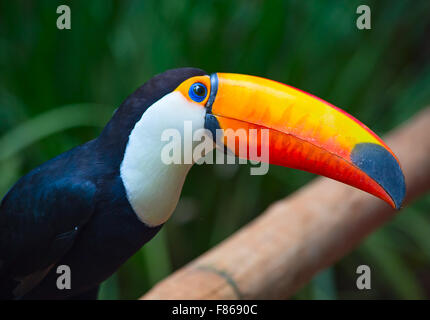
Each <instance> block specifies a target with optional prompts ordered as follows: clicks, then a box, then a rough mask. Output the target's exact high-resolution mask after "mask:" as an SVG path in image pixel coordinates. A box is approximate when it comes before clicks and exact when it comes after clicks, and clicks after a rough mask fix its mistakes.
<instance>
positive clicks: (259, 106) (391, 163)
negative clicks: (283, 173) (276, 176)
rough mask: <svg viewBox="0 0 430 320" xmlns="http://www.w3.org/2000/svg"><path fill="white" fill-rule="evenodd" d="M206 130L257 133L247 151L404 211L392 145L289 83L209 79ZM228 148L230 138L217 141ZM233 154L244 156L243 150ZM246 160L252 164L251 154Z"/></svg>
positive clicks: (225, 77)
mask: <svg viewBox="0 0 430 320" xmlns="http://www.w3.org/2000/svg"><path fill="white" fill-rule="evenodd" d="M210 78H211V79H210V82H211V83H210V95H209V98H208V100H207V103H206V109H207V113H206V121H205V127H206V128H207V129H209V130H211V131H212V132H213V133H215V129H223V130H227V129H232V130H233V131H236V130H239V129H245V132H250V130H249V129H255V130H254V132H257V136H258V137H260V136H261V134H262V129H267V130H268V132H269V137H268V139H267V140H266V141H264V139H259V138H258V137H257V139H250V137H249V134H248V137H247V138H248V139H247V141H248V148H256V149H257V150H260V151H261V148H267V149H266V150H269V159H268V162H269V163H270V164H275V165H280V166H285V167H290V168H295V169H300V170H304V171H308V172H312V173H316V174H319V175H323V176H326V177H329V178H332V179H335V180H338V181H341V182H343V183H346V184H348V185H351V186H354V187H356V188H359V189H361V190H364V191H366V192H368V193H371V194H373V195H375V196H377V197H379V198H381V199H382V200H384V201H386V202H387V203H389V204H390V205H391V206H392V207H393V208H397V209H399V208H400V206H401V204H402V201H403V198H404V195H405V182H404V176H403V172H402V170H401V168H400V164H399V162H398V160H397V158H396V156H395V155H394V153H393V152H392V151H391V150H390V149H389V148H388V146H387V145H386V144H385V143H384V142H383V141H382V140H381V139H380V138H379V137H378V136H377V135H376V134H375V133H373V132H372V131H371V130H370V129H369V128H367V127H366V126H365V125H364V124H362V123H361V122H360V121H358V120H357V119H355V118H354V117H352V116H350V115H349V114H347V113H346V112H344V111H343V110H341V109H339V108H337V107H335V106H333V105H331V104H329V103H328V102H325V101H323V100H322V99H319V98H317V97H315V96H312V95H310V94H308V93H305V92H303V91H301V90H298V89H295V88H293V87H290V86H287V85H285V84H282V83H279V82H276V81H272V80H268V79H264V78H259V77H254V76H248V75H240V74H228V73H216V74H212V75H211V77H210ZM216 139H217V141H218V142H219V143H223V144H224V145H226V146H229V145H228V144H227V139H228V137H227V135H224V136H223V137H220V136H219V135H218V136H217V138H216ZM229 149H234V150H231V151H232V152H234V153H235V155H236V156H240V154H239V150H238V147H237V146H235V145H234V147H233V148H231V147H230V148H229ZM246 158H247V159H249V160H257V159H253V156H252V154H251V152H247V154H246Z"/></svg>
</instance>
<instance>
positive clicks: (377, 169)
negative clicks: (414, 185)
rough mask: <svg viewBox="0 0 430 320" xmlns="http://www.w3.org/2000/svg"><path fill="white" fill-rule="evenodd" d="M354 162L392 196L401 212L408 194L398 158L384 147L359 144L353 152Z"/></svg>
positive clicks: (372, 144) (352, 158)
mask: <svg viewBox="0 0 430 320" xmlns="http://www.w3.org/2000/svg"><path fill="white" fill-rule="evenodd" d="M351 160H352V162H353V163H354V164H355V165H356V166H357V167H359V168H360V169H361V170H363V171H364V172H365V173H366V174H367V175H368V176H369V177H370V178H372V179H373V180H375V181H376V182H377V183H378V184H379V185H380V186H381V187H382V188H384V190H385V191H386V192H387V193H388V194H389V195H390V197H391V199H392V200H393V201H394V204H395V206H396V209H397V210H400V208H401V206H402V203H403V200H404V198H405V193H406V185H405V177H404V175H403V172H402V169H401V168H400V165H399V163H398V161H397V160H396V158H394V157H393V155H392V154H391V153H390V152H389V151H388V150H387V149H385V148H384V147H383V146H381V145H378V144H374V143H358V144H357V145H355V147H354V149H353V150H352V152H351Z"/></svg>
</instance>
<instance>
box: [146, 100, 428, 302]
mask: <svg viewBox="0 0 430 320" xmlns="http://www.w3.org/2000/svg"><path fill="white" fill-rule="evenodd" d="M429 130H430V108H427V109H425V110H423V111H421V112H420V113H419V114H417V115H416V116H415V117H414V118H413V119H412V120H410V121H408V122H407V123H406V124H404V125H403V126H401V127H400V128H398V129H397V130H395V131H394V132H392V133H391V134H389V135H388V137H386V142H387V144H388V145H389V146H390V147H391V148H392V150H393V151H394V152H395V153H396V155H397V156H398V158H399V160H400V163H401V164H402V168H403V170H404V173H405V176H406V186H407V199H406V203H408V202H410V201H412V200H413V199H414V198H416V197H418V196H419V195H421V194H423V193H424V192H426V191H428V190H429V189H430V160H429V157H430V136H429ZM395 214H396V211H394V210H393V209H391V208H390V207H389V206H388V205H387V204H385V203H384V202H382V201H381V200H379V199H377V198H375V197H373V196H370V195H368V194H366V193H364V192H362V191H360V190H357V189H354V188H352V187H349V186H347V185H344V184H341V183H339V182H336V181H333V180H330V179H327V178H318V179H316V180H315V181H314V182H312V183H310V184H309V185H307V186H305V187H303V188H302V189H300V190H299V191H298V192H296V193H294V194H293V195H291V196H289V197H287V198H286V199H283V200H281V201H278V202H276V203H275V204H273V205H271V206H270V207H269V208H268V209H267V210H266V211H265V212H264V213H263V214H262V215H260V216H259V217H258V218H257V219H255V220H254V221H253V222H251V223H249V224H248V225H246V226H245V227H243V228H242V229H241V230H239V231H238V232H236V233H235V234H234V235H232V236H231V237H229V238H228V239H227V240H225V241H223V242H222V243H221V244H219V245H218V246H216V247H215V248H213V249H211V250H210V251H208V252H207V253H205V254H203V255H202V256H201V257H199V258H197V259H195V260H194V261H192V262H191V263H189V264H188V265H186V266H185V267H183V268H182V269H179V270H178V271H176V272H175V273H173V274H172V275H171V276H169V277H168V278H166V279H165V280H163V281H161V282H160V283H159V284H157V285H156V286H155V287H154V288H153V289H151V290H150V291H149V292H148V293H146V294H145V295H144V296H143V297H142V299H284V298H288V297H290V296H291V295H292V294H293V293H294V292H296V291H297V289H299V288H300V287H301V286H302V285H303V284H305V283H306V282H307V281H309V280H310V279H311V278H312V276H314V275H315V273H317V272H318V271H319V270H321V269H324V268H326V267H328V266H330V265H332V264H333V263H334V262H336V261H337V260H339V259H340V258H341V257H342V256H344V255H345V254H346V253H348V252H349V251H350V250H351V249H353V248H354V247H355V246H356V245H357V244H358V243H359V242H360V241H361V240H362V239H363V238H364V237H365V236H366V235H367V234H369V233H370V232H372V231H373V230H375V229H376V228H378V227H379V226H381V225H382V224H383V223H384V222H386V221H387V220H389V219H391V218H392V217H393V216H394V215H395Z"/></svg>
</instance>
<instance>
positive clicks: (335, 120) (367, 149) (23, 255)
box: [0, 68, 405, 299]
mask: <svg viewBox="0 0 430 320" xmlns="http://www.w3.org/2000/svg"><path fill="white" fill-rule="evenodd" d="M185 121H190V122H192V124H193V128H195V129H205V130H207V131H208V132H210V133H212V138H213V140H214V146H218V147H223V144H226V137H223V136H219V135H216V132H217V130H220V129H222V130H224V129H232V130H237V129H245V130H249V129H255V130H256V131H257V132H260V131H261V130H262V129H265V130H268V131H269V133H270V134H269V139H268V140H267V141H266V142H264V143H262V142H257V144H258V145H257V146H252V145H251V144H252V143H255V142H252V141H254V140H251V139H249V140H248V147H250V148H251V147H256V148H257V149H261V148H267V149H268V150H269V156H270V157H269V159H268V162H270V163H271V164H275V165H281V166H286V167H291V168H296V169H300V170H306V171H309V172H313V173H316V174H319V175H324V176H327V177H330V178H333V179H336V180H338V181H341V182H344V183H346V184H349V185H352V186H354V187H356V188H359V189H362V190H364V191H366V192H369V193H371V194H373V195H375V196H377V197H379V198H381V199H382V200H384V201H386V202H387V203H389V204H390V205H391V206H392V207H393V208H400V206H401V203H402V201H403V198H404V194H405V183H404V177H403V173H402V171H401V168H400V165H399V162H398V159H397V158H396V156H395V155H394V153H393V152H392V151H391V150H390V149H389V148H388V146H387V145H386V144H385V143H384V142H383V141H382V140H381V139H380V138H379V137H378V136H376V135H375V134H374V133H373V132H372V131H371V130H370V129H368V128H367V127H366V126H365V125H363V124H362V123H360V122H359V121H358V120H356V119H355V118H353V117H352V116H350V115H348V114H347V113H345V112H344V111H342V110H340V109H339V108H336V107H334V106H333V105H331V104H329V103H327V102H325V101H323V100H321V99H319V98H317V97H315V96H312V95H310V94H307V93H305V92H302V91H300V90H298V89H295V88H293V87H290V86H287V85H284V84H281V83H278V82H275V81H271V80H267V79H263V78H259V77H254V76H246V75H239V74H225V73H214V74H211V75H209V74H207V73H206V72H205V71H203V70H200V69H194V68H181V69H174V70H169V71H166V72H164V73H162V74H160V75H157V76H155V77H154V78H152V79H151V80H149V81H148V82H147V83H145V84H144V85H143V86H141V87H140V88H139V89H137V90H136V91H135V92H134V93H133V94H132V95H130V96H129V97H128V98H127V99H126V100H125V101H124V102H123V103H122V105H121V106H120V107H119V108H118V109H117V111H116V112H115V113H114V115H113V117H112V119H111V120H110V121H109V123H108V124H107V125H106V127H105V128H104V129H103V131H102V133H101V134H100V136H99V137H98V138H96V139H94V140H92V141H89V142H87V143H86V144H84V145H81V146H78V147H76V148H74V149H72V150H70V151H68V152H66V153H64V154H61V155H59V156H58V157H56V158H54V159H52V160H50V161H48V162H46V163H44V164H42V165H41V166H39V167H38V168H36V169H34V170H33V171H31V172H30V173H28V174H27V175H25V176H24V177H22V178H21V179H20V180H19V181H18V182H17V183H16V184H15V185H14V186H13V187H12V188H11V190H10V191H9V192H8V193H7V194H6V195H5V197H4V198H3V200H2V202H1V206H0V298H2V299H90V298H95V297H96V295H97V291H98V287H99V285H100V283H101V282H103V281H104V280H106V279H107V278H108V277H109V276H110V275H112V274H113V273H114V272H115V271H116V270H117V269H118V268H119V267H120V266H121V265H122V264H123V263H124V262H125V261H126V260H127V259H128V258H130V257H131V256H132V255H133V254H134V253H135V252H136V251H137V250H139V249H140V248H141V247H142V246H143V245H144V244H145V243H146V242H148V241H149V240H151V238H152V237H154V235H155V234H156V233H157V232H158V231H159V230H160V228H161V227H162V226H163V224H164V223H165V222H166V221H167V220H168V218H169V217H170V216H171V214H172V213H173V211H174V209H175V207H176V204H177V202H178V199H179V196H180V192H181V189H182V185H183V183H184V180H185V178H186V175H187V173H188V171H189V170H190V168H191V167H192V163H191V164H189V163H186V164H185V163H184V164H179V165H178V164H173V165H168V164H165V163H163V162H162V160H161V159H160V153H161V152H162V148H163V146H164V143H163V142H162V141H161V139H160V137H161V135H162V133H163V131H164V130H166V129H171V128H174V129H177V130H179V131H181V130H183V124H184V122H185ZM247 132H248V131H247ZM255 141H260V140H255ZM224 147H225V145H224ZM226 149H228V148H226ZM227 151H230V152H232V153H233V154H235V155H237V156H239V153H238V150H236V148H235V147H233V148H230V149H229V150H227ZM247 158H248V159H249V160H253V159H252V156H251V155H250V154H248V155H247ZM64 265H65V266H67V267H68V268H70V271H71V286H70V288H62V289H60V288H59V287H58V283H57V280H58V277H59V274H58V273H57V271H58V266H64Z"/></svg>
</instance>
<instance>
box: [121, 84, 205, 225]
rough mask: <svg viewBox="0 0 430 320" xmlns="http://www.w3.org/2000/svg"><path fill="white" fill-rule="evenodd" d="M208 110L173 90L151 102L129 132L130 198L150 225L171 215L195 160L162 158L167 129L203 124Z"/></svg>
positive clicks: (124, 170)
mask: <svg viewBox="0 0 430 320" xmlns="http://www.w3.org/2000/svg"><path fill="white" fill-rule="evenodd" d="M204 116H205V110H204V108H203V107H201V106H199V105H196V104H194V103H192V102H190V101H188V100H187V99H186V98H185V97H183V96H182V94H181V93H179V92H177V91H174V92H172V93H169V94H167V95H166V96H164V97H163V98H162V99H160V100H159V101H157V102H156V103H154V104H153V105H152V106H150V107H149V108H148V109H147V110H146V111H145V112H144V114H143V116H142V118H141V119H140V120H139V121H138V122H137V123H136V125H135V127H134V128H133V130H132V131H131V133H130V136H129V141H128V144H127V147H126V150H125V154H124V158H123V161H122V163H121V168H120V173H121V178H122V181H123V184H124V187H125V190H126V193H127V198H128V201H129V202H130V204H131V206H132V208H133V210H134V211H135V213H136V215H137V216H138V218H139V219H140V220H141V221H142V222H144V223H145V224H147V225H149V226H158V225H160V224H162V223H164V222H166V221H167V219H169V217H170V216H171V214H172V213H173V211H174V209H175V207H176V204H177V202H178V200H179V196H180V194H181V190H182V186H183V184H184V181H185V178H186V176H187V173H188V171H189V170H190V168H191V167H192V164H171V165H167V164H165V163H163V161H162V160H161V152H162V149H163V147H164V146H165V144H166V142H163V141H162V140H161V136H162V133H163V131H164V130H165V129H176V130H178V131H179V132H181V134H182V136H183V134H184V132H183V131H184V121H192V124H193V129H194V128H195V129H199V128H203V127H204Z"/></svg>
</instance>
